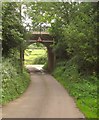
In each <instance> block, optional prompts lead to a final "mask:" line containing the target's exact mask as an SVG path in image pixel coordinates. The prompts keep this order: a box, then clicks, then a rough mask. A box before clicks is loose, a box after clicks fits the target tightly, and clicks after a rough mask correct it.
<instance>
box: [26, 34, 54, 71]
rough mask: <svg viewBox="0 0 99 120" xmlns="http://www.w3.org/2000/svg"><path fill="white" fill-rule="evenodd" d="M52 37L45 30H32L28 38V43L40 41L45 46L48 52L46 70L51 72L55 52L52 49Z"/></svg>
mask: <svg viewBox="0 0 99 120" xmlns="http://www.w3.org/2000/svg"><path fill="white" fill-rule="evenodd" d="M53 40H54V37H53V36H51V35H50V34H49V33H46V32H33V33H32V36H31V37H30V39H29V40H28V42H29V44H32V43H37V42H39V43H42V44H43V45H44V46H46V48H47V53H48V66H47V70H48V71H49V72H51V71H52V70H53V68H54V64H55V54H54V52H53V50H52V47H51V46H52V44H53Z"/></svg>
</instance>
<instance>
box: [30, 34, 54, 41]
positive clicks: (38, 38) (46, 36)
mask: <svg viewBox="0 0 99 120" xmlns="http://www.w3.org/2000/svg"><path fill="white" fill-rule="evenodd" d="M53 41H54V37H53V36H51V35H50V34H49V33H48V32H32V36H31V37H30V40H29V43H34V42H41V43H53Z"/></svg>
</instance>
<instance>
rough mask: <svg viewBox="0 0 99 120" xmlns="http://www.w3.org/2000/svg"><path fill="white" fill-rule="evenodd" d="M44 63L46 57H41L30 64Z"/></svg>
mask: <svg viewBox="0 0 99 120" xmlns="http://www.w3.org/2000/svg"><path fill="white" fill-rule="evenodd" d="M46 62H47V57H46V56H45V55H43V56H38V57H37V58H35V59H34V61H33V63H32V64H45V63H46Z"/></svg>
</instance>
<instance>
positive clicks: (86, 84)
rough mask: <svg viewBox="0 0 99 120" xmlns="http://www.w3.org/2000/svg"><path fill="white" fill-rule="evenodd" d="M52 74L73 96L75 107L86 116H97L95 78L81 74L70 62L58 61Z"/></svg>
mask: <svg viewBox="0 0 99 120" xmlns="http://www.w3.org/2000/svg"><path fill="white" fill-rule="evenodd" d="M53 76H54V77H55V78H56V79H57V80H58V81H59V82H60V83H61V84H62V85H63V86H64V88H65V89H67V90H68V92H69V94H70V95H71V96H73V97H74V99H75V102H76V105H77V107H78V108H79V109H80V110H81V111H82V112H83V114H84V115H85V117H86V118H97V108H98V106H97V78H96V76H86V77H85V76H81V75H80V74H79V73H78V71H77V66H76V65H74V64H71V62H67V63H66V62H60V63H59V64H57V67H56V68H55V70H54V72H53Z"/></svg>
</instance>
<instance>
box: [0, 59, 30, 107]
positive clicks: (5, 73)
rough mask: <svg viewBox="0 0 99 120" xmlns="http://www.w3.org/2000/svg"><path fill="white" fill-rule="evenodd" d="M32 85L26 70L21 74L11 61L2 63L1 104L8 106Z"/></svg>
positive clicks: (7, 60)
mask: <svg viewBox="0 0 99 120" xmlns="http://www.w3.org/2000/svg"><path fill="white" fill-rule="evenodd" d="M29 83H30V77H29V74H28V73H27V72H26V70H24V72H23V73H22V74H19V73H18V72H17V70H16V68H15V67H13V66H12V63H11V62H10V60H9V59H6V60H5V59H4V60H3V62H2V88H1V89H0V91H1V92H2V99H0V104H3V105H4V104H6V103H8V102H9V101H12V100H14V99H16V98H18V97H19V96H20V95H21V94H22V93H23V92H24V91H25V90H26V89H27V87H28V85H29Z"/></svg>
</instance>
